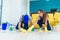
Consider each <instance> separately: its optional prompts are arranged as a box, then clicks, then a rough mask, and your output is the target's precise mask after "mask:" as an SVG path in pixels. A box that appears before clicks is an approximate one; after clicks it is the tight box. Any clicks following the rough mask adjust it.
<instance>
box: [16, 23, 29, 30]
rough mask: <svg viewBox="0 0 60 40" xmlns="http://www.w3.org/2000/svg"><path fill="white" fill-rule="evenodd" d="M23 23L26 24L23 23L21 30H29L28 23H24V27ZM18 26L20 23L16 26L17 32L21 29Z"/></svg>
mask: <svg viewBox="0 0 60 40" xmlns="http://www.w3.org/2000/svg"><path fill="white" fill-rule="evenodd" d="M23 23H24V22H22V23H21V28H23V29H25V30H27V29H28V23H24V26H22V25H23ZM18 24H19V23H17V25H16V30H18V29H19V28H18Z"/></svg>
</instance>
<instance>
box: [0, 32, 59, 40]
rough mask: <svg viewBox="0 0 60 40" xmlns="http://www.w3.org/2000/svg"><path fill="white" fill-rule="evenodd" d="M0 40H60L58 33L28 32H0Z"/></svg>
mask: <svg viewBox="0 0 60 40" xmlns="http://www.w3.org/2000/svg"><path fill="white" fill-rule="evenodd" d="M0 40H60V33H59V32H42V33H40V32H38V31H34V32H30V33H21V32H19V31H12V32H11V31H6V32H4V31H0Z"/></svg>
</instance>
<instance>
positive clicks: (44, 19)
mask: <svg viewBox="0 0 60 40" xmlns="http://www.w3.org/2000/svg"><path fill="white" fill-rule="evenodd" d="M39 11H40V12H42V13H43V23H45V21H46V18H47V14H46V12H44V11H43V10H39Z"/></svg>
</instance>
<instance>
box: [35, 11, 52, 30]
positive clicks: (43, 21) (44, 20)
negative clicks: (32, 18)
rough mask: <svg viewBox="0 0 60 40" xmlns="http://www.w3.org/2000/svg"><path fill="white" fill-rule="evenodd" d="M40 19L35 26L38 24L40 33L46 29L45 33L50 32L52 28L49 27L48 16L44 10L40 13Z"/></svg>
mask: <svg viewBox="0 0 60 40" xmlns="http://www.w3.org/2000/svg"><path fill="white" fill-rule="evenodd" d="M38 14H39V16H38V18H37V20H36V22H35V24H34V25H36V24H38V25H39V26H40V31H42V30H43V29H45V31H50V30H51V27H50V25H49V21H48V16H47V14H46V13H45V12H44V11H43V10H39V11H38Z"/></svg>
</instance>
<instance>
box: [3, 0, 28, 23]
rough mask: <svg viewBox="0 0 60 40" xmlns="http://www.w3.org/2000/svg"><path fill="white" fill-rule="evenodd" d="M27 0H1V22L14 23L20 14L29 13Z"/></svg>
mask: <svg viewBox="0 0 60 40" xmlns="http://www.w3.org/2000/svg"><path fill="white" fill-rule="evenodd" d="M28 3H29V1H28V0H3V8H2V11H3V12H2V22H9V23H12V24H16V23H17V22H18V21H19V17H20V16H21V15H22V14H25V13H28V14H29V12H28V11H29V9H28V8H29V5H28Z"/></svg>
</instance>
